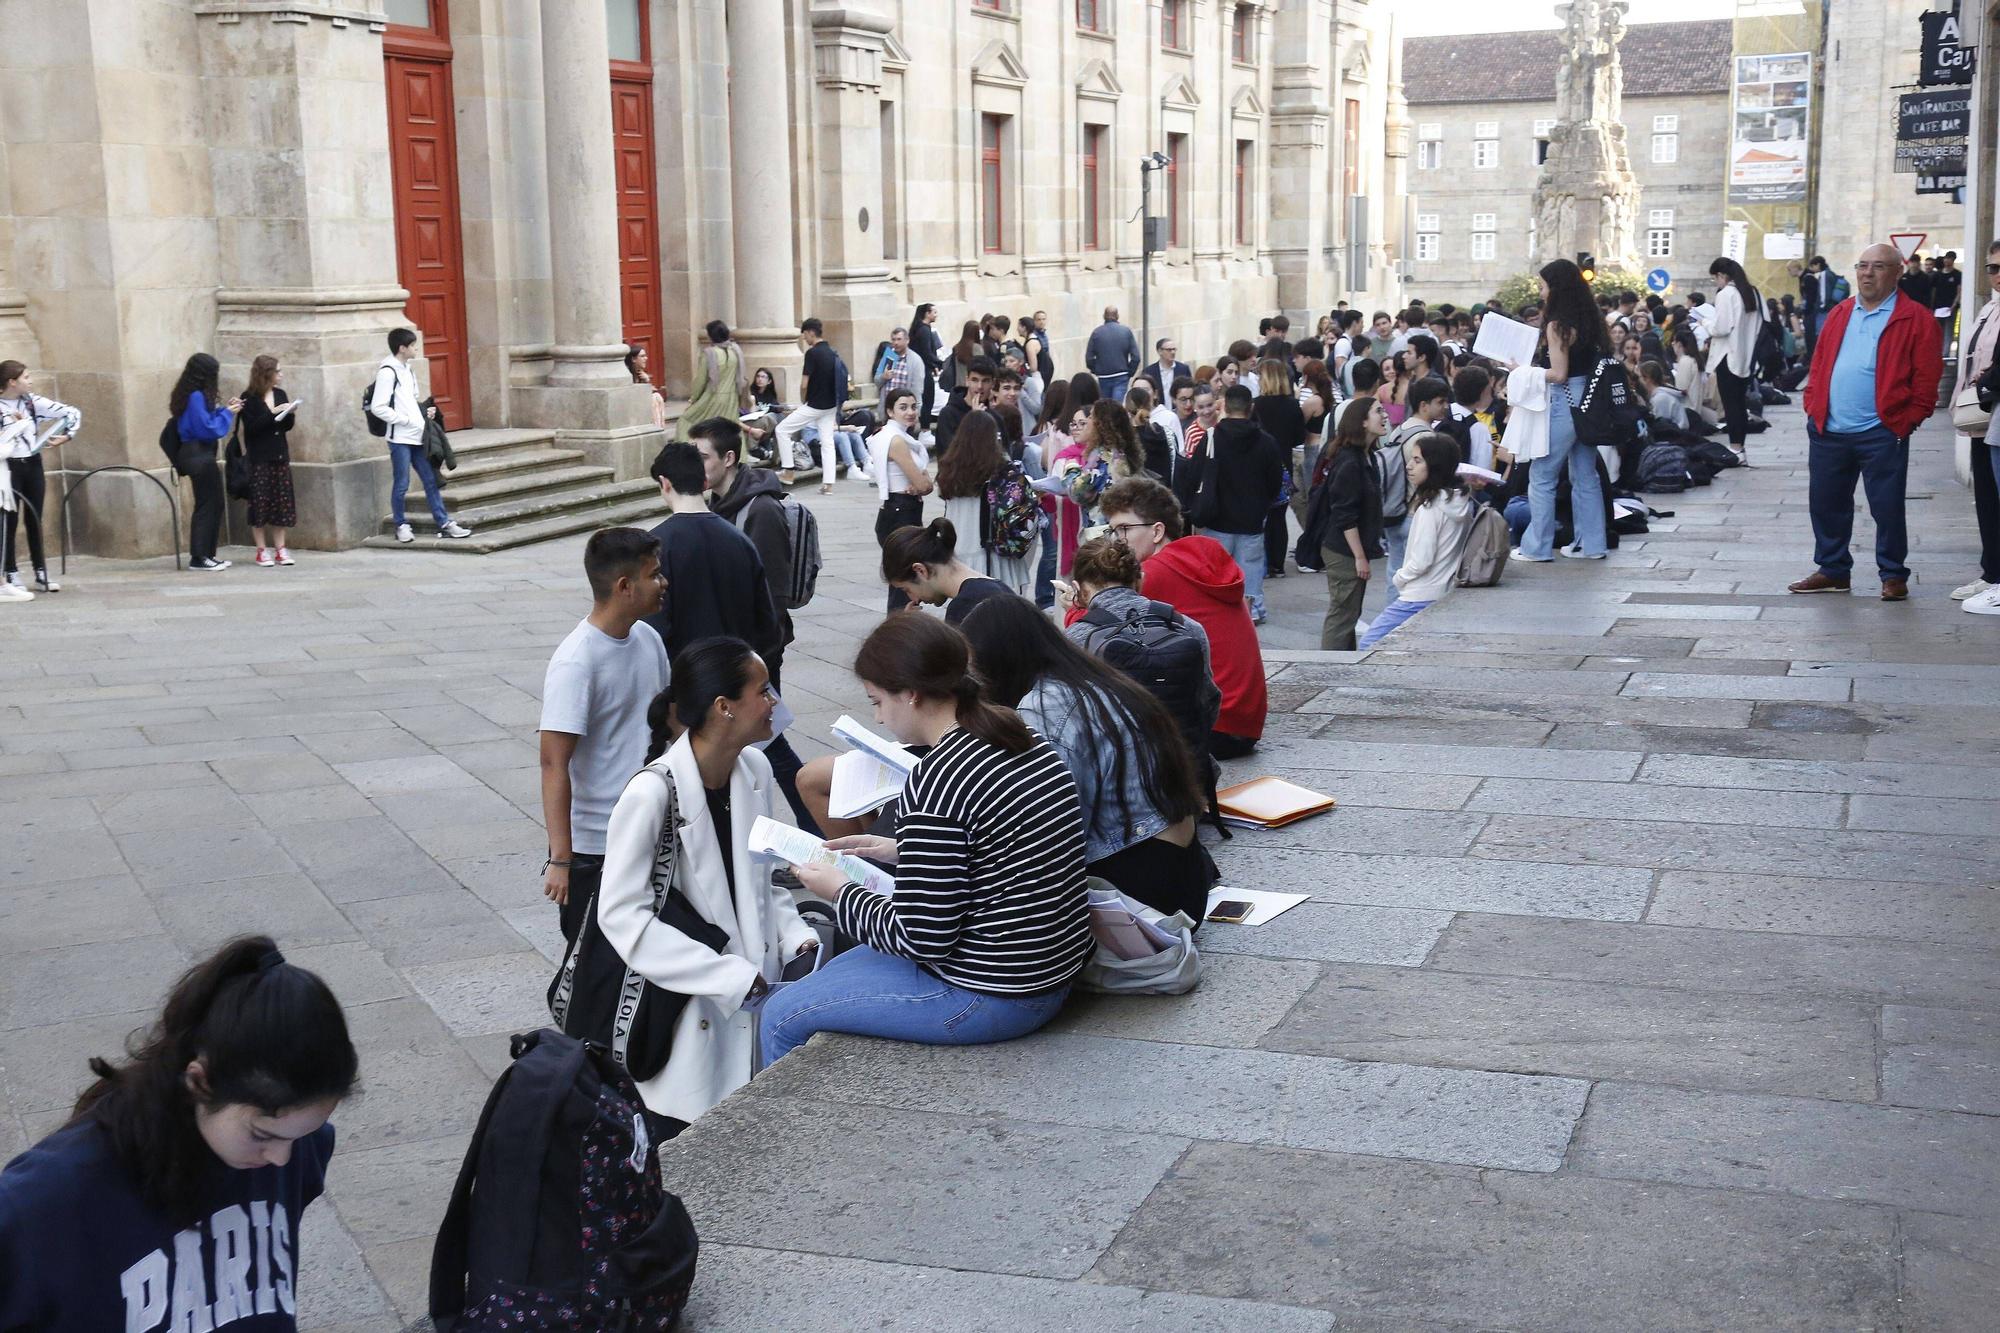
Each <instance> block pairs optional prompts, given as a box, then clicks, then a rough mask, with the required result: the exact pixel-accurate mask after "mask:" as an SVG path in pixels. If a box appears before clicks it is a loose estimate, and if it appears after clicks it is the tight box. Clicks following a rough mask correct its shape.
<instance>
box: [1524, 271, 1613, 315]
mask: <svg viewBox="0 0 2000 1333" xmlns="http://www.w3.org/2000/svg"><path fill="white" fill-rule="evenodd" d="M1645 290H1646V278H1645V275H1644V274H1641V273H1634V272H1633V271H1632V270H1631V269H1624V268H1601V269H1598V270H1597V276H1596V277H1595V278H1593V279H1592V280H1591V284H1590V292H1591V295H1593V296H1616V295H1618V293H1620V292H1639V293H1640V294H1642V295H1643V294H1644V293H1645ZM1541 296H1542V289H1541V286H1540V285H1539V284H1538V283H1537V282H1536V280H1535V275H1534V274H1533V273H1516V274H1515V275H1514V276H1513V277H1511V278H1508V279H1507V280H1506V281H1505V282H1503V283H1501V284H1500V287H1499V289H1498V290H1497V291H1495V292H1494V293H1493V299H1494V300H1496V301H1498V302H1499V303H1500V306H1501V308H1502V309H1504V310H1506V311H1507V312H1508V313H1510V314H1511V313H1513V312H1514V311H1516V310H1519V309H1520V308H1521V307H1522V306H1524V305H1527V304H1528V303H1529V302H1531V301H1539V300H1541Z"/></svg>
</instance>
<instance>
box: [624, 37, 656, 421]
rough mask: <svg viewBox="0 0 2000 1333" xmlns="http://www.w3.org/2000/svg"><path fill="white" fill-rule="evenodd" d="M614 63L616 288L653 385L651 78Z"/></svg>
mask: <svg viewBox="0 0 2000 1333" xmlns="http://www.w3.org/2000/svg"><path fill="white" fill-rule="evenodd" d="M628 69H629V66H628V64H627V62H625V61H616V62H614V63H613V67H612V76H611V142H612V149H613V155H614V157H615V159H616V162H617V176H618V284H619V302H620V305H621V309H622V314H623V318H624V325H625V342H626V343H627V345H629V346H632V347H643V348H645V349H646V364H647V366H648V367H649V368H650V370H651V372H652V374H653V376H654V378H655V381H656V382H657V380H658V377H659V376H660V375H661V373H662V371H663V366H662V364H661V361H660V356H661V346H662V344H661V340H660V334H661V329H660V220H659V211H658V203H657V200H658V195H657V194H656V193H655V191H654V175H653V80H652V77H651V71H650V69H649V70H648V72H647V73H646V75H645V76H644V77H633V76H632V75H631V74H629V73H628V72H627V70H628Z"/></svg>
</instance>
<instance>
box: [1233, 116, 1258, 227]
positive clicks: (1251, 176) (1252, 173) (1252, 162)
mask: <svg viewBox="0 0 2000 1333" xmlns="http://www.w3.org/2000/svg"><path fill="white" fill-rule="evenodd" d="M1255 154H1256V146H1255V145H1254V144H1252V143H1251V141H1250V140H1248V139H1238V140H1237V141H1236V243H1237V244H1238V245H1249V244H1251V243H1252V237H1251V235H1250V231H1251V223H1250V219H1251V210H1250V204H1251V191H1252V190H1253V188H1254V187H1255V185H1256V181H1257V176H1256V170H1255V168H1256V157H1255Z"/></svg>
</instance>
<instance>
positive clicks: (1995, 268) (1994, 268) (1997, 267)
mask: <svg viewBox="0 0 2000 1333" xmlns="http://www.w3.org/2000/svg"><path fill="white" fill-rule="evenodd" d="M1986 271H1987V272H1988V273H2000V264H1988V265H1987V266H1986Z"/></svg>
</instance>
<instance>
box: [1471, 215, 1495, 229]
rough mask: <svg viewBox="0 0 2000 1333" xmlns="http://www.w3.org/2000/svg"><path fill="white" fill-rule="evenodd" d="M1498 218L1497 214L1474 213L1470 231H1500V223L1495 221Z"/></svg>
mask: <svg viewBox="0 0 2000 1333" xmlns="http://www.w3.org/2000/svg"><path fill="white" fill-rule="evenodd" d="M1499 216H1500V215H1499V214H1498V213H1474V214H1473V215H1472V229H1473V230H1474V231H1498V230H1500V223H1499V222H1498V221H1497V219H1498V218H1499Z"/></svg>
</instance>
